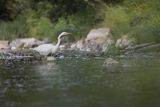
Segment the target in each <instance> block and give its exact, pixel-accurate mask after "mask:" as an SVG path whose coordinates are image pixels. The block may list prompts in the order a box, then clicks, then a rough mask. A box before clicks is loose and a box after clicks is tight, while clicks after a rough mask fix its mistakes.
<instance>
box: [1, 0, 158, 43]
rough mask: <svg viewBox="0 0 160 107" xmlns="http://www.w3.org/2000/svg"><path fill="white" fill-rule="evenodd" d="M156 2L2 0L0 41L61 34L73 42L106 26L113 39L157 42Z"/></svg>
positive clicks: (133, 0) (144, 0)
mask: <svg viewBox="0 0 160 107" xmlns="http://www.w3.org/2000/svg"><path fill="white" fill-rule="evenodd" d="M159 5H160V1H159V0H152V1H150V0H114V1H113V0H28V1H26V0H1V1H0V39H3V40H5V39H9V40H11V39H14V38H22V37H36V38H38V39H43V38H45V37H50V38H52V39H53V40H55V39H56V38H57V36H56V35H57V34H59V33H60V32H61V31H68V32H72V33H73V34H74V35H73V38H74V39H75V40H77V39H79V38H82V37H83V36H86V35H87V33H88V31H89V30H90V29H93V28H97V27H109V28H110V29H111V30H112V35H113V36H114V37H115V38H119V37H121V36H124V35H127V36H131V37H134V38H135V39H136V41H137V43H143V42H153V41H154V42H159V41H160V12H159V10H160V7H159Z"/></svg>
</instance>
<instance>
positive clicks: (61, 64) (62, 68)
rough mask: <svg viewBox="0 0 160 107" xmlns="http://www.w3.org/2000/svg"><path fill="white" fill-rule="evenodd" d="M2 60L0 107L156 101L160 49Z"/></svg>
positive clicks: (159, 103)
mask: <svg viewBox="0 0 160 107" xmlns="http://www.w3.org/2000/svg"><path fill="white" fill-rule="evenodd" d="M114 59H116V60H117V61H119V64H113V65H109V66H105V65H103V63H104V60H105V58H104V57H99V58H64V59H59V60H57V61H55V62H50V63H45V62H43V63H42V62H41V63H35V64H15V65H9V66H7V65H1V66H0V107H160V55H159V54H151V55H134V56H127V57H125V56H117V57H114Z"/></svg>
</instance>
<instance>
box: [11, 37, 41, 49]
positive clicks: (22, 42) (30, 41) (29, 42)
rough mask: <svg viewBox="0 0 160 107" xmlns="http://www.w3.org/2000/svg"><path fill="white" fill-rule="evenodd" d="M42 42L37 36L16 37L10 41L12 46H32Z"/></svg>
mask: <svg viewBox="0 0 160 107" xmlns="http://www.w3.org/2000/svg"><path fill="white" fill-rule="evenodd" d="M40 44H42V42H41V41H39V40H37V39H35V38H24V39H15V40H13V41H12V42H11V43H10V47H11V49H12V48H15V49H17V48H32V47H35V46H38V45H40Z"/></svg>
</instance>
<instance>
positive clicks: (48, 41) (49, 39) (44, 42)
mask: <svg viewBox="0 0 160 107" xmlns="http://www.w3.org/2000/svg"><path fill="white" fill-rule="evenodd" d="M42 42H43V44H48V43H52V40H51V38H49V37H47V38H44V40H43V41H42Z"/></svg>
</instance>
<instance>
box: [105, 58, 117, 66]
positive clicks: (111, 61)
mask: <svg viewBox="0 0 160 107" xmlns="http://www.w3.org/2000/svg"><path fill="white" fill-rule="evenodd" d="M118 63H119V62H118V61H116V60H114V59H112V58H107V59H106V60H105V61H104V63H103V66H109V65H113V64H118Z"/></svg>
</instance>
